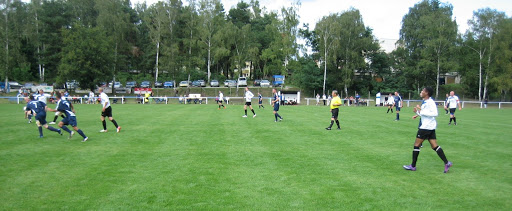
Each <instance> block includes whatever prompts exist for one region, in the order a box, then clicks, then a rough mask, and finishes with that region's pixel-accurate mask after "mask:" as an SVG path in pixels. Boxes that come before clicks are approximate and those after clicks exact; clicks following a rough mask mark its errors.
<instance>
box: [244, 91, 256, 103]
mask: <svg viewBox="0 0 512 211" xmlns="http://www.w3.org/2000/svg"><path fill="white" fill-rule="evenodd" d="M252 97H254V94H252V92H251V91H246V92H245V102H251V99H252Z"/></svg>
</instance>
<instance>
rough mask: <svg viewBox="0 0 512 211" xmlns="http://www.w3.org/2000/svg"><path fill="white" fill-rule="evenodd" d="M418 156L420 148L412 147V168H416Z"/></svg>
mask: <svg viewBox="0 0 512 211" xmlns="http://www.w3.org/2000/svg"><path fill="white" fill-rule="evenodd" d="M418 155H420V147H417V146H414V150H413V151H412V163H411V166H412V167H416V161H418Z"/></svg>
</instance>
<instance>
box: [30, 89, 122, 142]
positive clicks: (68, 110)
mask: <svg viewBox="0 0 512 211" xmlns="http://www.w3.org/2000/svg"><path fill="white" fill-rule="evenodd" d="M99 92H100V99H101V104H102V106H103V107H102V112H101V121H102V124H103V130H100V132H107V126H106V122H105V117H108V119H109V120H110V121H111V122H112V123H113V124H114V126H115V127H116V130H117V132H118V133H119V132H120V131H121V127H120V126H119V125H118V124H117V122H116V120H114V119H113V118H112V107H111V106H110V100H109V98H108V96H107V95H106V94H105V93H104V92H103V88H99ZM55 97H56V100H57V102H56V107H55V109H52V108H49V107H48V106H47V104H46V103H47V95H46V94H44V92H43V90H40V91H39V93H37V94H35V95H31V96H29V97H26V98H25V102H27V105H26V107H25V108H24V110H25V117H26V118H28V119H29V123H31V120H32V116H34V118H35V120H36V125H37V127H38V130H39V137H40V138H43V129H42V127H44V128H46V129H48V130H50V131H53V132H56V133H58V134H60V135H62V134H63V133H62V130H64V131H66V132H68V133H69V137H68V139H71V138H72V137H73V135H74V134H75V132H74V131H76V132H77V133H78V134H80V135H81V136H82V138H83V139H82V142H86V141H87V140H89V137H87V136H86V135H85V133H84V132H83V131H82V130H81V129H80V128H78V123H77V119H76V115H75V113H76V112H75V108H74V107H73V104H72V103H71V102H70V101H68V100H67V99H66V98H65V97H64V95H63V93H61V92H57V93H56V95H55ZM47 111H50V112H55V113H56V115H55V119H54V121H56V119H57V118H58V116H59V114H62V117H63V118H62V120H61V121H60V122H59V123H58V126H59V127H60V129H56V128H54V127H52V126H49V125H48V123H47V121H46V112H47ZM67 125H69V126H71V127H72V128H73V130H74V131H71V130H70V129H69V128H67Z"/></svg>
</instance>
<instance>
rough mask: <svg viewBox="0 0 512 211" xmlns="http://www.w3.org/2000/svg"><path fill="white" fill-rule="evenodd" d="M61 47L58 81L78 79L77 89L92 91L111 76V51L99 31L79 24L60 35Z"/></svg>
mask: <svg viewBox="0 0 512 211" xmlns="http://www.w3.org/2000/svg"><path fill="white" fill-rule="evenodd" d="M63 37H64V40H63V41H64V42H63V44H64V47H63V49H62V62H61V64H60V65H59V77H60V78H61V81H66V80H69V79H77V81H78V82H79V83H80V87H82V88H88V89H90V90H94V88H95V85H97V84H99V82H102V81H104V80H105V79H106V78H109V77H111V76H112V72H111V71H108V70H109V69H111V68H112V66H113V64H112V62H111V61H112V59H113V58H112V57H113V56H114V52H113V51H114V50H113V49H114V48H113V46H112V44H113V43H112V42H110V40H109V38H108V37H107V36H106V34H105V32H104V31H103V29H102V28H98V27H93V28H88V27H84V26H81V25H78V24H75V25H73V27H72V28H71V29H70V30H65V31H64V32H63Z"/></svg>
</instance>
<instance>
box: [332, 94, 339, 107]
mask: <svg viewBox="0 0 512 211" xmlns="http://www.w3.org/2000/svg"><path fill="white" fill-rule="evenodd" d="M335 104H338V105H336V106H335ZM339 105H341V98H340V97H339V96H336V97H333V98H332V100H331V109H335V108H339V107H340V106H339Z"/></svg>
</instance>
